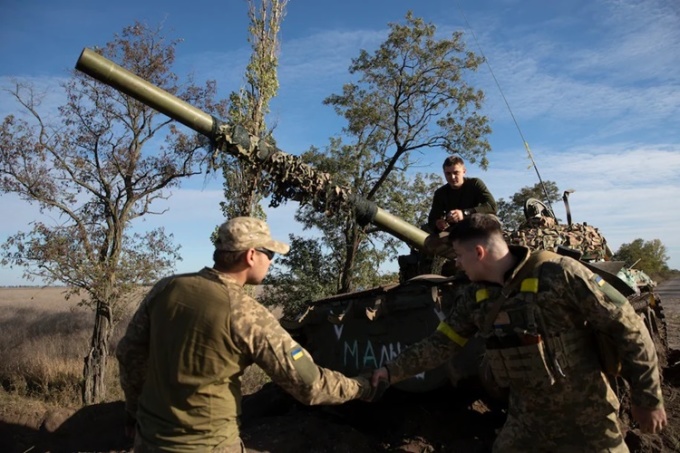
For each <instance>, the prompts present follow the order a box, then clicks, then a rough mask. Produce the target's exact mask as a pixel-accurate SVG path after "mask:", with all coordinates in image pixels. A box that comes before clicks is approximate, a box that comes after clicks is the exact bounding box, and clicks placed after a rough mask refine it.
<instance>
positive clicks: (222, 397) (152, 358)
mask: <svg viewBox="0 0 680 453" xmlns="http://www.w3.org/2000/svg"><path fill="white" fill-rule="evenodd" d="M289 248H290V247H289V246H288V244H285V243H283V242H280V241H277V240H275V239H273V238H272V237H271V233H270V231H269V227H268V226H267V224H266V223H265V222H264V221H262V220H259V219H255V218H252V217H236V218H234V219H231V220H229V221H228V222H225V223H224V224H222V225H221V226H220V227H219V230H218V233H217V239H216V241H215V252H214V253H213V260H214V261H215V264H214V266H213V267H212V268H208V267H205V268H203V269H202V270H200V271H199V272H196V273H192V274H182V275H173V276H171V277H168V278H165V279H163V280H161V281H160V282H158V283H157V284H156V285H155V286H154V287H153V288H152V289H151V291H150V292H149V294H147V296H146V297H145V298H144V300H143V301H142V304H141V305H140V307H139V309H138V310H137V312H136V313H135V315H134V317H133V319H132V320H131V321H130V324H129V326H128V329H127V332H126V334H125V336H124V337H123V339H121V341H120V342H119V343H118V347H117V348H116V357H117V358H118V362H119V365H120V366H119V369H120V382H121V387H122V388H123V391H124V392H125V408H126V412H127V414H128V417H129V421H130V424H129V425H128V427H129V431H130V432H131V433H134V432H135V427H136V435H135V451H180V450H181V451H184V450H190V449H191V450H196V451H221V452H226V453H231V452H238V453H242V452H245V451H246V450H245V446H244V445H243V442H242V441H241V438H240V434H239V423H238V418H239V415H240V414H239V408H240V407H241V375H242V374H243V371H244V370H245V368H247V367H248V366H249V365H251V364H253V363H255V364H257V365H258V366H259V367H260V368H262V369H263V370H264V371H265V372H266V373H267V374H268V375H269V376H270V377H271V378H272V380H273V381H274V382H276V383H277V384H278V385H279V386H280V387H282V388H283V389H284V390H286V391H287V392H289V393H290V394H291V395H293V396H294V397H295V398H296V399H297V400H299V401H300V402H302V403H305V404H340V403H343V402H345V401H349V400H352V399H357V398H363V399H371V398H373V396H374V395H375V393H374V392H373V390H372V388H371V385H370V383H369V382H368V380H367V379H366V378H365V377H356V378H348V377H346V376H344V375H343V374H341V373H339V372H337V371H333V370H328V369H325V368H321V367H319V366H317V365H316V364H315V363H314V360H313V359H312V357H311V355H310V354H309V353H308V352H307V351H306V350H305V349H304V348H303V347H302V346H300V344H298V343H297V342H296V341H295V340H293V339H292V338H291V336H290V335H289V334H288V332H286V331H285V330H284V329H283V328H282V327H281V325H280V324H279V322H278V320H277V319H276V318H275V317H274V316H273V315H272V314H271V312H270V311H269V310H268V309H267V308H265V307H264V306H262V305H261V304H260V303H259V302H257V301H256V300H255V299H253V298H252V297H250V296H249V295H248V294H246V292H245V291H244V289H243V286H244V285H245V284H254V285H257V284H260V283H261V282H262V279H264V277H265V275H266V274H267V271H268V270H269V266H270V265H271V262H272V258H273V255H274V253H281V254H286V253H288V250H289Z"/></svg>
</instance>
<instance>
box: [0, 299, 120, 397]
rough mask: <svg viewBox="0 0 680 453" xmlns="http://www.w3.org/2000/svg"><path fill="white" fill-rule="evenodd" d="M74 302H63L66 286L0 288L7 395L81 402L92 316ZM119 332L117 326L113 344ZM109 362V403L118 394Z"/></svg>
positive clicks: (0, 376) (2, 378)
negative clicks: (84, 363)
mask: <svg viewBox="0 0 680 453" xmlns="http://www.w3.org/2000/svg"><path fill="white" fill-rule="evenodd" d="M77 302H78V301H77V300H73V299H71V300H69V301H67V300H65V298H64V288H58V287H47V288H39V287H22V288H0V331H1V332H2V335H1V336H0V383H1V384H2V391H3V392H4V394H5V395H4V396H5V397H7V396H13V397H15V398H29V399H33V400H38V401H42V402H45V403H48V404H54V405H58V406H61V407H75V406H78V405H79V404H80V389H79V383H80V377H81V375H82V371H83V357H85V355H86V353H87V349H88V346H89V340H90V336H91V334H92V325H93V320H94V315H93V313H92V312H91V311H90V310H88V309H86V308H82V307H77ZM121 324H124V323H121ZM120 334H121V329H120V325H119V326H118V327H117V328H116V329H115V330H114V334H113V338H112V340H113V341H112V344H113V345H115V342H117V340H118V339H119V338H120ZM109 362H110V363H109V366H108V367H109V370H108V371H109V372H108V378H109V379H108V381H109V385H108V388H109V392H108V393H109V395H108V397H107V400H110V401H113V400H117V399H121V398H122V392H121V390H120V386H119V385H118V383H117V369H116V364H115V360H110V361H109ZM3 406H4V405H3ZM3 410H7V407H6V406H4V408H3Z"/></svg>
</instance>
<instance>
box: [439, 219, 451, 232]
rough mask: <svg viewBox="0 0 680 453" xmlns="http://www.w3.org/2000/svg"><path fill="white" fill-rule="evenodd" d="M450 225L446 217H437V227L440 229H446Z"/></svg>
mask: <svg viewBox="0 0 680 453" xmlns="http://www.w3.org/2000/svg"><path fill="white" fill-rule="evenodd" d="M448 227H449V223H448V222H447V221H446V220H444V219H437V229H438V230H439V231H444V230H445V229H447V228H448Z"/></svg>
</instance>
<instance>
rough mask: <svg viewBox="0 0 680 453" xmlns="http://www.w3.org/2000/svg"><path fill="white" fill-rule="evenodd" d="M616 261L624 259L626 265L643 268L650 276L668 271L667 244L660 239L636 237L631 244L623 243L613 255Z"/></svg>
mask: <svg viewBox="0 0 680 453" xmlns="http://www.w3.org/2000/svg"><path fill="white" fill-rule="evenodd" d="M613 259H614V260H616V261H624V262H625V263H626V266H628V267H635V268H637V269H642V270H643V271H645V273H647V274H649V275H650V276H660V275H664V274H666V273H668V271H669V268H668V264H667V263H668V260H669V259H670V257H669V256H668V255H667V254H666V246H664V245H663V243H661V241H660V240H659V239H653V240H651V241H644V240H642V239H639V238H638V239H635V240H634V241H633V242H631V243H629V244H621V247H619V249H618V250H617V251H616V253H615V254H614V257H613Z"/></svg>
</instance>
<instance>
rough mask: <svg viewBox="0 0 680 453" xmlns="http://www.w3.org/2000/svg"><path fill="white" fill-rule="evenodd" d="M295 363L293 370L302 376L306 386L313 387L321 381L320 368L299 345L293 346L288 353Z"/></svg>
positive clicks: (301, 378)
mask: <svg viewBox="0 0 680 453" xmlns="http://www.w3.org/2000/svg"><path fill="white" fill-rule="evenodd" d="M286 352H287V354H288V355H289V356H290V359H291V361H292V363H293V368H294V369H295V371H297V373H298V375H299V376H300V380H302V382H303V383H304V384H305V385H308V386H312V385H313V384H314V382H315V381H316V380H317V379H319V368H318V367H317V366H316V364H315V363H314V361H313V360H312V358H311V357H310V356H309V353H307V352H306V351H305V350H304V349H303V348H302V346H300V345H299V344H297V343H294V344H293V345H291V347H290V349H289V350H288V351H286Z"/></svg>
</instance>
